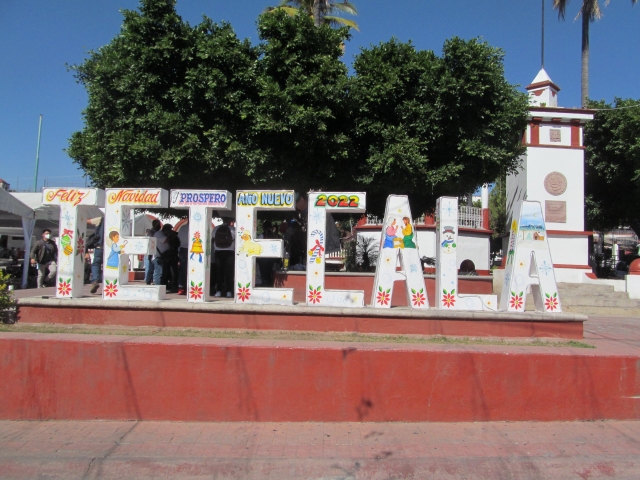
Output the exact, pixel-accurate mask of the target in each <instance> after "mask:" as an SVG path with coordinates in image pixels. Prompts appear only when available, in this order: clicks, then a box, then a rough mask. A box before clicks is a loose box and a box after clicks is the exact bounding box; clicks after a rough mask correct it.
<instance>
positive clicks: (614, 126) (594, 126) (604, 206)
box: [584, 98, 640, 233]
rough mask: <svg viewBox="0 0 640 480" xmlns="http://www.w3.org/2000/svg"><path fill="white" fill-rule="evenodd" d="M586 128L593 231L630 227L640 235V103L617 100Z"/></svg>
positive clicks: (601, 106) (601, 105)
mask: <svg viewBox="0 0 640 480" xmlns="http://www.w3.org/2000/svg"><path fill="white" fill-rule="evenodd" d="M589 107H591V108H598V109H604V110H603V111H599V112H598V113H597V114H596V116H595V119H594V120H593V121H592V122H590V123H589V124H587V126H586V127H585V132H584V135H585V140H584V142H585V146H586V150H587V152H586V153H587V155H586V157H587V161H586V177H585V178H586V180H585V182H586V184H585V190H586V193H587V218H588V220H589V226H590V228H593V229H596V230H608V229H611V228H617V227H618V226H630V227H631V228H633V230H634V231H635V232H636V233H640V210H639V209H638V204H637V199H638V198H640V101H638V100H630V99H627V100H623V99H619V98H617V99H615V101H614V103H613V105H609V104H606V103H605V102H604V101H601V102H590V104H589Z"/></svg>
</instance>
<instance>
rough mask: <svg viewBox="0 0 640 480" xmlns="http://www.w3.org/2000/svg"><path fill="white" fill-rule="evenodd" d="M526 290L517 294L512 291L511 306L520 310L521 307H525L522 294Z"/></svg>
mask: <svg viewBox="0 0 640 480" xmlns="http://www.w3.org/2000/svg"><path fill="white" fill-rule="evenodd" d="M523 293H524V292H520V294H516V292H511V299H510V300H509V302H510V303H511V308H513V309H515V310H518V309H519V308H523V307H522V306H523V304H524V297H523V296H522V294H523Z"/></svg>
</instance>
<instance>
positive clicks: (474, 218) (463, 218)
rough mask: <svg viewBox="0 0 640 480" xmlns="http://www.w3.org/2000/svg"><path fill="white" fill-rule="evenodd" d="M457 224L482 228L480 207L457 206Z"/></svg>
mask: <svg viewBox="0 0 640 480" xmlns="http://www.w3.org/2000/svg"><path fill="white" fill-rule="evenodd" d="M458 226H460V227H466V228H477V229H482V228H483V226H482V209H481V208H477V207H467V206H464V205H461V206H459V207H458Z"/></svg>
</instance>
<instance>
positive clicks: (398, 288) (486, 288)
mask: <svg viewBox="0 0 640 480" xmlns="http://www.w3.org/2000/svg"><path fill="white" fill-rule="evenodd" d="M373 280H374V276H373V275H344V274H340V275H327V276H326V277H325V289H329V290H331V289H334V290H364V304H365V305H367V306H368V305H370V304H371V292H372V290H373ZM424 281H425V286H426V288H427V294H428V295H429V305H430V306H432V307H433V306H434V305H435V293H436V279H435V277H426V278H425V279H424ZM275 282H276V284H275V286H276V287H278V288H293V289H294V291H293V300H294V301H295V302H298V303H305V302H306V292H307V286H306V276H305V275H289V274H287V273H281V272H279V273H276V274H275ZM405 285H406V282H404V281H399V282H395V283H394V285H393V299H392V302H391V305H392V306H394V307H406V306H407V305H408V304H407V294H406V286H405ZM458 290H459V292H460V293H463V294H467V293H476V294H487V295H491V294H492V293H493V277H489V276H487V277H486V278H485V277H473V278H465V277H464V276H463V277H458Z"/></svg>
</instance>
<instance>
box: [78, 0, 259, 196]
mask: <svg viewBox="0 0 640 480" xmlns="http://www.w3.org/2000/svg"><path fill="white" fill-rule="evenodd" d="M123 15H124V22H123V25H122V30H121V32H120V35H118V36H117V37H115V38H114V39H113V40H112V41H111V42H110V43H109V44H108V45H106V46H104V47H102V48H100V49H99V50H97V51H92V52H90V54H89V58H87V59H86V60H85V61H84V62H83V63H82V64H80V65H75V66H72V67H71V69H72V70H73V71H74V72H75V76H76V78H77V80H78V81H79V82H80V83H82V84H83V85H84V86H85V88H86V89H87V93H88V97H89V102H88V106H87V108H86V109H85V111H84V112H83V114H84V128H83V130H82V131H80V132H76V133H74V134H73V136H72V137H71V139H70V142H69V148H68V150H67V152H68V154H69V156H70V157H71V158H73V159H74V161H75V162H77V163H78V164H79V165H80V167H81V168H82V169H83V170H85V172H87V173H88V174H89V176H90V177H91V178H92V180H93V183H94V184H95V185H96V186H99V187H107V186H109V187H117V186H129V185H132V184H137V185H146V186H156V187H164V188H171V187H175V186H176V185H180V186H184V187H189V186H192V187H197V186H200V187H204V186H209V187H211V186H213V185H219V186H224V187H226V188H234V187H235V186H241V185H244V184H250V180H249V177H250V174H251V171H252V165H253V161H254V158H255V157H254V155H252V152H251V151H250V148H251V142H247V141H246V140H247V138H248V137H249V132H250V130H251V127H252V125H253V120H254V114H253V112H254V110H255V108H254V107H255V99H256V98H257V93H258V92H257V87H256V81H255V62H256V60H257V51H256V49H254V48H253V47H251V46H250V45H249V43H248V42H246V41H245V42H241V41H239V40H238V39H237V37H236V36H235V34H234V32H233V30H232V29H231V27H230V25H228V24H223V25H222V26H219V25H216V24H213V23H212V22H211V21H210V20H209V19H206V18H205V19H204V21H203V22H202V23H201V24H200V25H198V26H197V27H196V28H192V27H190V26H189V25H188V24H187V23H185V22H183V21H182V19H181V18H180V17H179V16H178V15H177V13H176V11H175V0H142V1H141V6H140V11H139V12H138V11H130V10H125V11H124V12H123Z"/></svg>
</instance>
